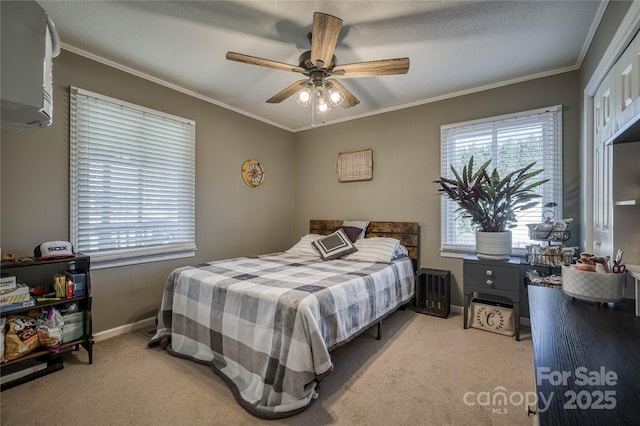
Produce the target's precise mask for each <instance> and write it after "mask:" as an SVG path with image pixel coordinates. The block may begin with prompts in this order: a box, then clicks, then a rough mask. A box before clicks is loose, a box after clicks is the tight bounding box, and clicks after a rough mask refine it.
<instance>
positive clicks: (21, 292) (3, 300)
mask: <svg viewBox="0 0 640 426" xmlns="http://www.w3.org/2000/svg"><path fill="white" fill-rule="evenodd" d="M30 298H31V296H30V295H29V286H27V285H25V284H18V285H17V286H16V287H15V288H10V289H6V290H2V291H0V305H12V304H14V303H21V302H24V301H25V300H29V299H30Z"/></svg>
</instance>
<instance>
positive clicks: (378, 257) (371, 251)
mask: <svg viewBox="0 0 640 426" xmlns="http://www.w3.org/2000/svg"><path fill="white" fill-rule="evenodd" d="M354 245H355V246H356V248H357V249H358V251H357V252H355V253H351V254H349V255H347V256H345V257H344V258H343V259H344V260H359V261H361V262H391V261H392V260H393V259H395V258H397V257H399V256H398V253H405V252H406V250H407V249H406V247H404V246H403V245H402V244H400V241H398V240H396V239H395V238H384V237H371V238H363V239H361V240H357V241H356V242H355V244H354ZM403 249H404V250H403Z"/></svg>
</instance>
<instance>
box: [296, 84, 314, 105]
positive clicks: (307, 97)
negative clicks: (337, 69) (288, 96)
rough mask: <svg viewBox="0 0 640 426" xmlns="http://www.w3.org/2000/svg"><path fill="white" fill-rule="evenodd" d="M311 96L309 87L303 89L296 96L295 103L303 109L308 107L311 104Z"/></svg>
mask: <svg viewBox="0 0 640 426" xmlns="http://www.w3.org/2000/svg"><path fill="white" fill-rule="evenodd" d="M311 95H312V88H311V87H309V86H306V87H303V88H302V89H300V91H299V92H298V94H297V95H296V102H297V103H298V105H300V106H303V107H306V106H309V104H311Z"/></svg>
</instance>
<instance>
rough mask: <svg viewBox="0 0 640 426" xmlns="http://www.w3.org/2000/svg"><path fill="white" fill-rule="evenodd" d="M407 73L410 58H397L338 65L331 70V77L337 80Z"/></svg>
mask: <svg viewBox="0 0 640 426" xmlns="http://www.w3.org/2000/svg"><path fill="white" fill-rule="evenodd" d="M407 72H409V58H395V59H383V60H380V61H370V62H356V63H353V64H344V65H336V66H335V67H334V68H333V69H332V70H331V75H332V76H333V77H336V78H354V77H373V76H376V75H394V74H406V73H407Z"/></svg>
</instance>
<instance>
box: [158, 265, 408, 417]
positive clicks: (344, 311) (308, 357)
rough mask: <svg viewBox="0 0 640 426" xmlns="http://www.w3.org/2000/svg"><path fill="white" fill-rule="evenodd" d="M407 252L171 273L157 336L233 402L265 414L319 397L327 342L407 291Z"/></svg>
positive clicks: (328, 366) (368, 320)
mask: <svg viewBox="0 0 640 426" xmlns="http://www.w3.org/2000/svg"><path fill="white" fill-rule="evenodd" d="M413 289H414V271H413V266H412V263H411V261H410V259H409V258H402V259H398V260H395V261H393V262H391V263H377V262H376V263H369V262H354V261H345V260H340V259H338V260H332V261H325V262H323V261H320V260H318V259H317V258H311V257H300V256H293V255H289V254H286V253H276V254H271V255H264V256H258V257H240V258H235V259H229V260H221V261H215V262H209V263H205V264H201V265H197V266H187V267H182V268H179V269H176V270H175V271H173V272H172V273H171V274H170V275H169V278H168V280H167V284H166V287H165V290H164V296H163V299H162V304H161V307H160V310H159V312H158V325H157V332H156V334H155V336H153V338H152V339H151V341H150V342H149V345H150V346H151V345H153V344H155V343H158V342H160V341H161V340H162V339H163V338H165V337H169V338H170V340H171V348H170V349H171V351H172V352H173V353H175V354H176V355H179V356H184V357H187V358H190V359H194V360H197V361H201V362H206V363H210V364H211V365H212V367H213V368H214V371H215V372H216V373H218V374H220V376H221V377H222V378H223V379H224V380H225V381H226V382H227V384H228V385H229V386H230V388H231V390H232V391H233V393H234V396H235V398H236V400H237V401H238V402H239V403H240V404H241V405H242V406H243V407H244V408H245V409H247V410H248V411H250V412H251V413H252V414H254V415H257V416H259V417H263V418H276V417H285V416H289V415H293V414H296V413H298V412H299V411H301V410H303V409H305V408H306V407H307V406H308V405H309V404H310V403H311V402H312V400H313V398H316V397H317V393H316V384H317V380H318V379H320V378H322V377H323V376H325V375H327V374H329V373H330V372H331V371H332V368H333V365H332V363H331V357H330V355H329V350H330V349H331V348H332V347H334V346H336V345H339V344H341V343H344V342H346V341H348V340H349V339H350V338H352V337H354V336H355V335H357V334H359V333H360V332H361V331H363V330H364V329H366V328H367V327H368V326H370V325H371V324H374V323H376V322H377V320H379V319H381V318H383V317H384V316H385V315H387V314H389V313H391V312H392V311H393V310H395V309H396V308H397V307H398V306H400V305H402V304H404V303H406V302H408V301H409V300H410V299H411V297H413Z"/></svg>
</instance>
